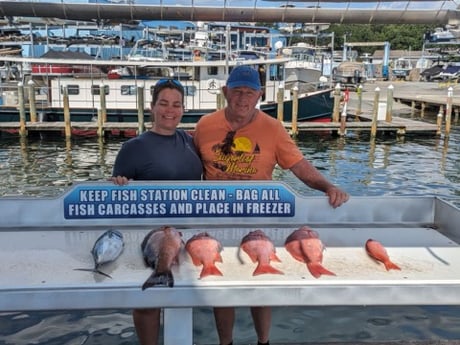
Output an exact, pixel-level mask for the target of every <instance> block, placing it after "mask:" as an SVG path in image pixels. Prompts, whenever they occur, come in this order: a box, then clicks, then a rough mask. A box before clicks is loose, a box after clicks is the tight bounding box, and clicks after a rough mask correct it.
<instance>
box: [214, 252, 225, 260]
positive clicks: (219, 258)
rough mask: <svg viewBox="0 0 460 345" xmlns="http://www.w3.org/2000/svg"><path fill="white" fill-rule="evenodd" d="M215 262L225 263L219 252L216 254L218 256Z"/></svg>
mask: <svg viewBox="0 0 460 345" xmlns="http://www.w3.org/2000/svg"><path fill="white" fill-rule="evenodd" d="M214 261H217V262H223V260H222V255H220V253H219V252H217V253H216V256H215V257H214Z"/></svg>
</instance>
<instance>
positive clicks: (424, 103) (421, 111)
mask: <svg viewBox="0 0 460 345" xmlns="http://www.w3.org/2000/svg"><path fill="white" fill-rule="evenodd" d="M425 108H426V102H422V104H421V109H420V118H421V119H423V118H424V117H425Z"/></svg>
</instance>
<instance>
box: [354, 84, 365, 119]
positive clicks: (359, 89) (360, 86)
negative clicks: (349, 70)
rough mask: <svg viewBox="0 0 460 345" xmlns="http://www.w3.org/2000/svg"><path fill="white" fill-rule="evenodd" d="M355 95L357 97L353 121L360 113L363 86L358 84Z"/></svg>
mask: <svg viewBox="0 0 460 345" xmlns="http://www.w3.org/2000/svg"><path fill="white" fill-rule="evenodd" d="M356 94H357V95H358V106H357V107H356V116H355V120H358V119H359V115H361V113H362V110H361V109H362V106H363V84H359V86H358V90H356Z"/></svg>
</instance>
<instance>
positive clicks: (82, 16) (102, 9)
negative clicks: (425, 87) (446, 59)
mask: <svg viewBox="0 0 460 345" xmlns="http://www.w3.org/2000/svg"><path fill="white" fill-rule="evenodd" d="M139 2H141V1H138V2H137V3H136V4H134V3H120V2H117V3H75V2H74V1H73V2H70V1H68V2H67V1H60V2H59V3H57V2H49V1H47V2H45V1H40V2H37V1H1V2H0V16H4V17H6V18H12V17H15V16H22V17H33V18H37V17H39V18H40V17H42V18H59V19H65V20H80V21H97V22H98V23H101V24H103V23H104V22H106V21H110V20H115V21H117V22H120V21H121V22H129V21H136V20H153V19H155V20H179V21H187V20H190V21H233V22H269V23H270V22H272V23H278V22H284V23H325V22H326V23H350V24H428V23H429V24H433V25H445V24H453V25H458V23H459V22H460V11H459V10H458V6H457V4H456V3H455V1H453V0H450V1H430V2H429V6H427V3H428V2H427V1H425V0H419V1H399V2H388V1H377V2H369V1H363V0H358V1H354V2H351V1H350V2H332V1H331V0H321V1H318V2H315V3H314V4H315V5H314V6H310V5H309V4H311V3H308V2H304V1H278V0H273V1H272V0H270V1H266V0H265V1H257V0H250V1H238V2H231V1H224V0H221V1H217V2H216V3H215V4H213V6H198V5H196V4H195V2H194V1H193V0H180V1H177V0H165V1H161V2H160V3H159V4H156V5H152V4H147V3H144V1H142V2H143V4H141V3H139ZM395 4H397V6H395Z"/></svg>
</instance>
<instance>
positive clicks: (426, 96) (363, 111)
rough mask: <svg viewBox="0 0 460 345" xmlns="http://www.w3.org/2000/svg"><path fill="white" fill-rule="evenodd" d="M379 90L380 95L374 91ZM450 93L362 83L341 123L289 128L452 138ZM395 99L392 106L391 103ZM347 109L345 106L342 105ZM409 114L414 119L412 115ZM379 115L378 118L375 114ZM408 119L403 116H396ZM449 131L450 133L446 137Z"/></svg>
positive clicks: (73, 131)
mask: <svg viewBox="0 0 460 345" xmlns="http://www.w3.org/2000/svg"><path fill="white" fill-rule="evenodd" d="M389 86H391V87H393V88H394V91H393V96H392V100H391V102H392V103H393V104H392V116H391V119H390V120H387V118H385V116H384V117H383V118H382V117H381V114H377V112H378V111H377V110H376V107H375V105H374V103H375V94H376V92H379V93H380V101H379V104H380V102H381V101H382V100H383V101H385V102H388V101H389V100H388V97H387V92H388V90H389V89H388V88H389ZM376 90H379V91H376ZM448 92H450V93H451V94H452V95H454V94H458V93H459V92H460V85H459V86H458V87H455V88H449V89H448V90H447V89H445V88H444V89H443V88H439V87H438V84H436V83H427V82H399V83H391V82H376V83H371V82H368V83H366V84H364V85H363V88H362V92H361V94H359V93H356V92H351V93H350V100H349V104H348V107H347V111H346V115H347V116H346V117H345V116H342V114H341V115H340V118H339V120H338V121H332V122H298V123H293V122H284V121H282V123H283V125H284V127H285V128H286V130H288V131H289V132H290V133H291V134H292V135H297V134H301V133H302V132H311V131H315V132H318V131H319V132H321V131H323V132H331V133H332V134H337V135H341V136H343V135H345V134H346V133H347V132H350V131H361V132H363V131H364V132H370V133H371V135H377V134H385V135H386V134H392V135H399V136H403V135H406V134H411V135H432V136H438V135H441V134H442V130H443V128H445V129H446V131H445V134H447V135H448V131H450V126H451V124H452V123H453V124H455V123H457V122H458V117H459V111H460V100H459V98H458V97H453V96H452V95H451V100H450V103H449V102H448ZM393 101H394V102H393ZM341 106H342V107H343V105H341ZM417 107H419V108H421V110H420V116H418V118H416V117H415V112H416V110H415V109H416V108H417ZM433 107H434V108H435V109H438V108H439V114H438V117H439V118H438V119H437V121H436V123H432V122H431V123H430V122H428V121H426V120H425V119H424V115H425V109H427V108H433ZM409 114H410V116H408V115H409ZM377 115H378V116H377ZM398 115H405V116H398ZM150 127H151V123H150V122H147V123H145V124H139V123H138V122H103V121H100V120H98V121H93V122H77V121H71V122H70V123H66V122H65V121H60V122H31V121H27V122H25V123H20V122H0V132H1V131H6V132H11V133H18V132H19V133H25V135H27V134H28V133H32V132H57V133H65V135H66V136H70V135H78V134H80V135H91V134H93V135H99V136H104V135H105V134H106V133H112V134H113V133H125V132H126V133H131V135H133V133H134V135H135V134H136V133H137V132H138V131H139V128H145V129H149V128H150ZM179 127H180V128H183V129H186V130H190V131H193V130H194V129H195V124H194V123H181V124H180V125H179ZM446 132H447V133H446Z"/></svg>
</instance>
